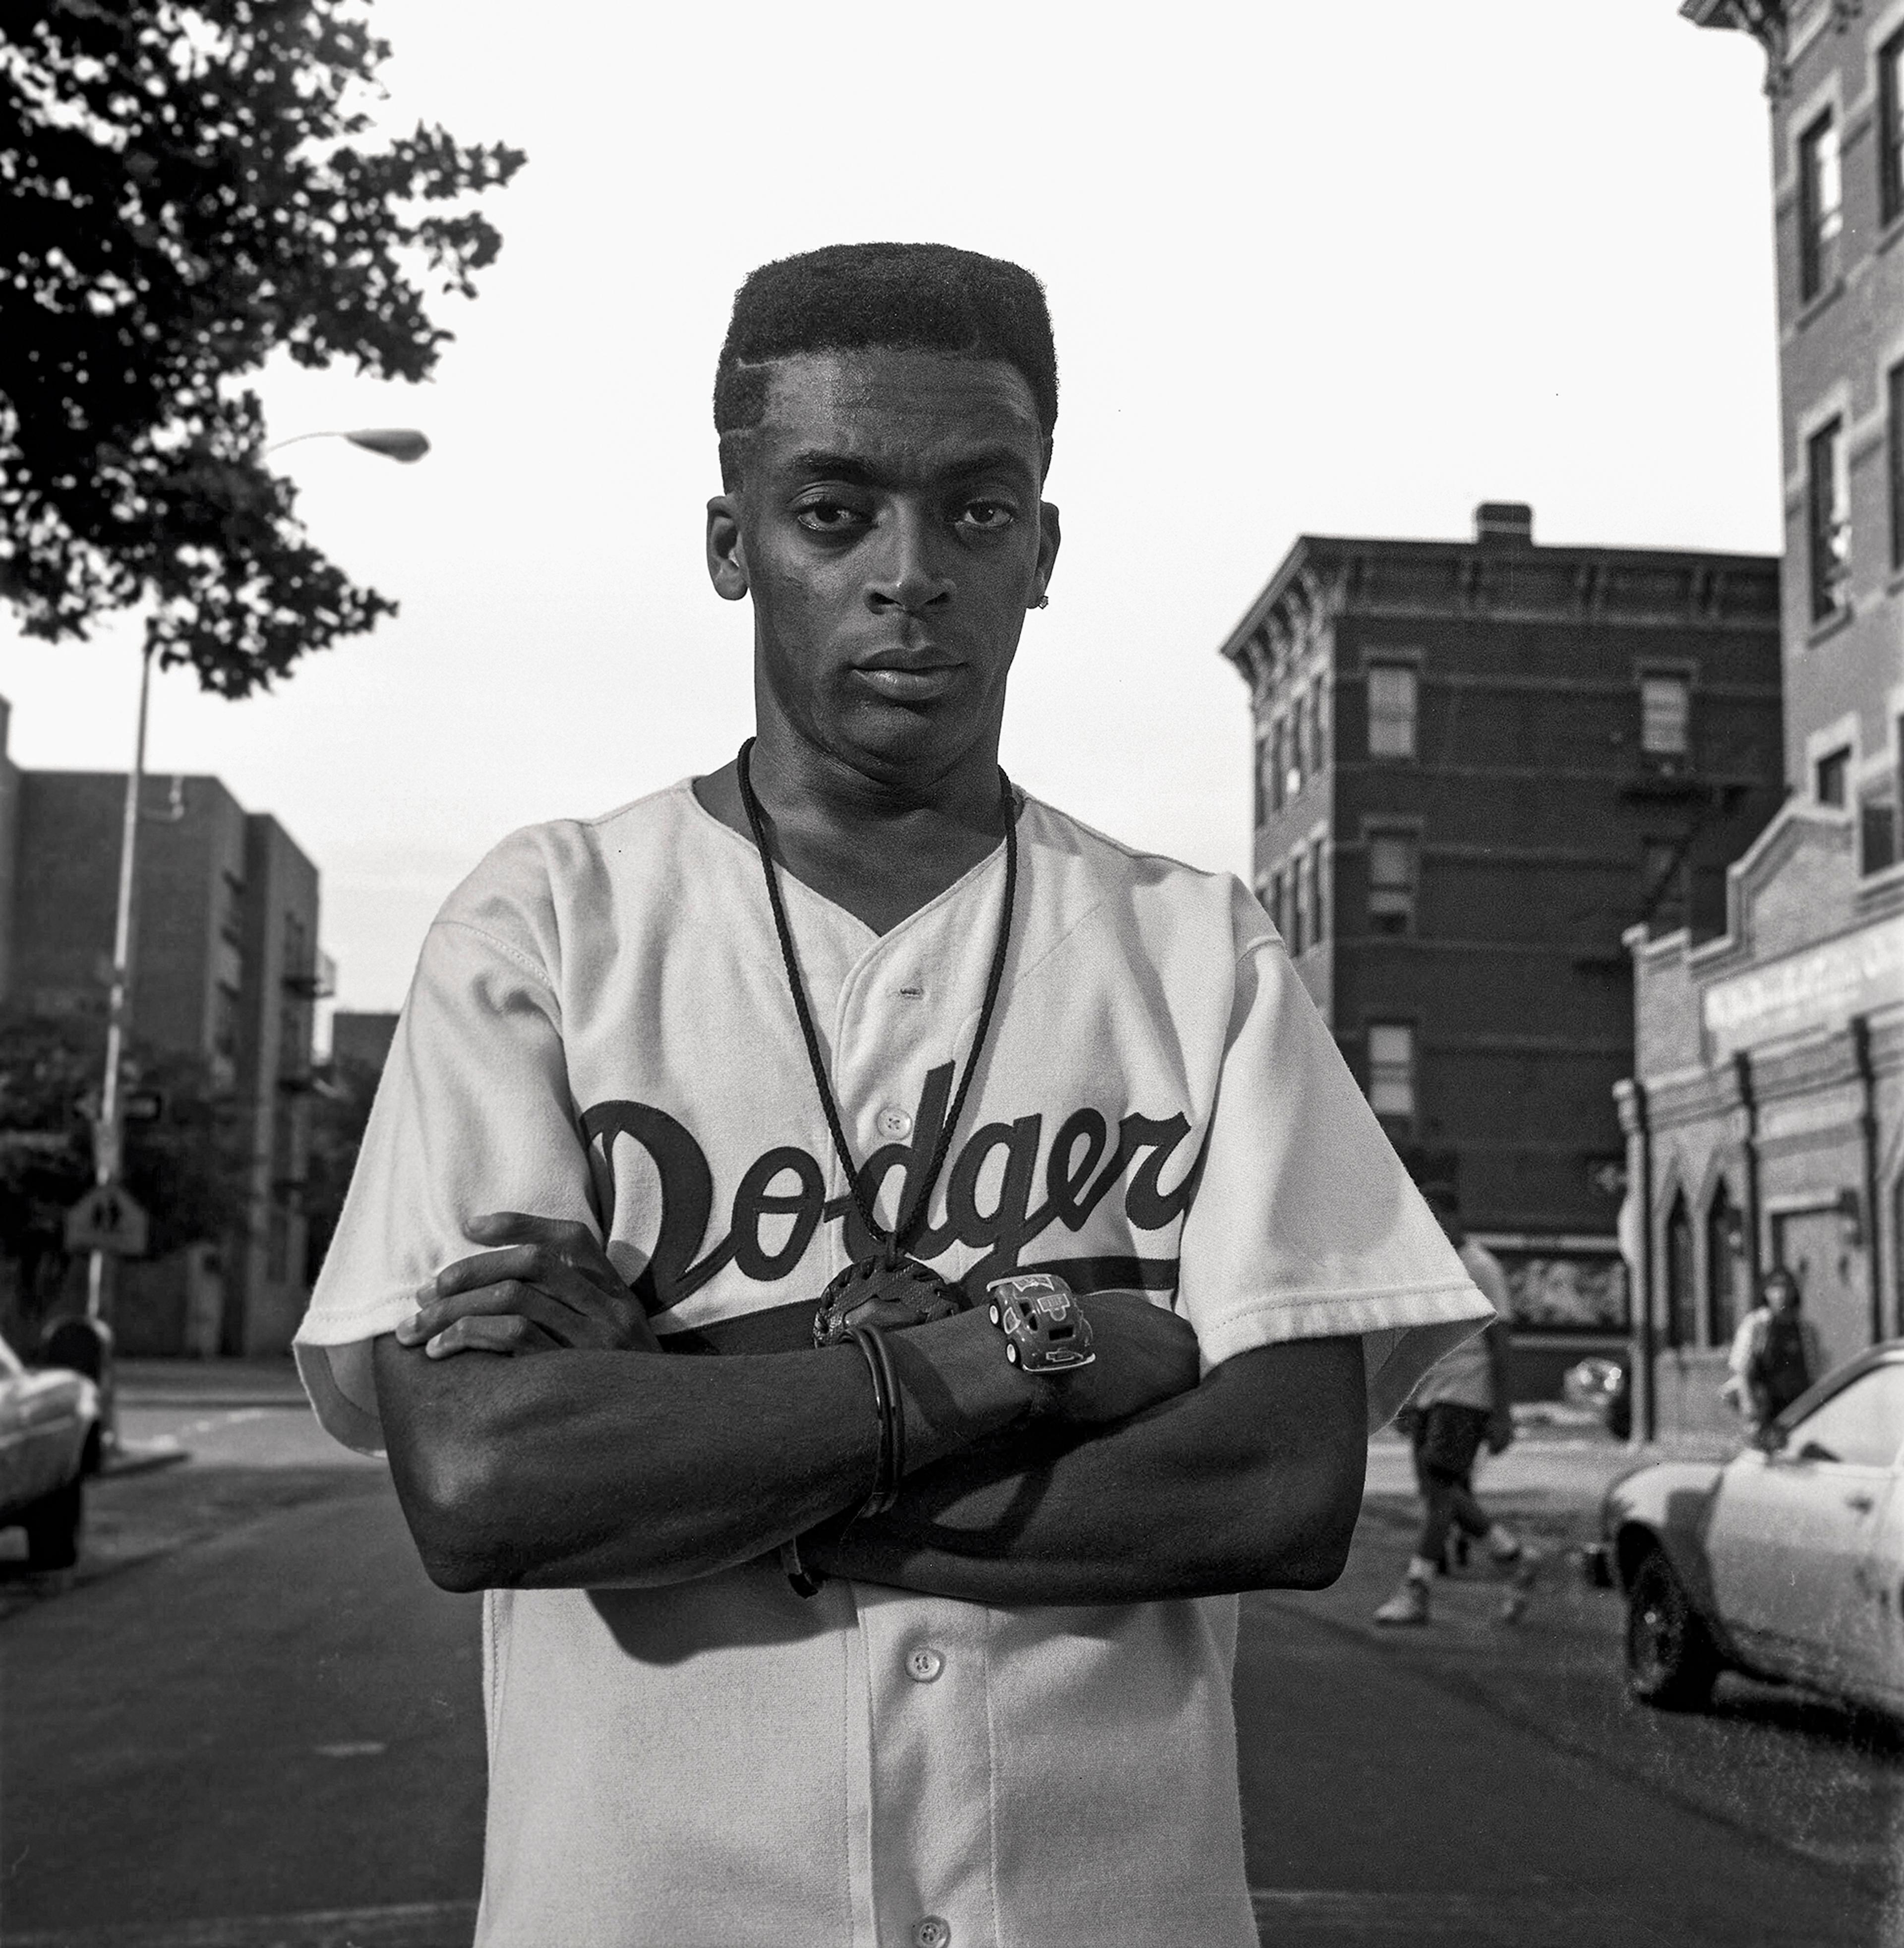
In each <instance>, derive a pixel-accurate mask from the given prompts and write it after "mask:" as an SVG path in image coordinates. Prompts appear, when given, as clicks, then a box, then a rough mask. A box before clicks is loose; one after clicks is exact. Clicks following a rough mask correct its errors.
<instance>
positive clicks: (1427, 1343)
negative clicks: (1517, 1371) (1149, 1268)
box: [1178, 937, 1494, 1428]
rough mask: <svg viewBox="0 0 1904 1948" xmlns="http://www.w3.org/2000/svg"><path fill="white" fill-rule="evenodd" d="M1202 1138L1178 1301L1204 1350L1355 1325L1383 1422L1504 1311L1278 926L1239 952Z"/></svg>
mask: <svg viewBox="0 0 1904 1948" xmlns="http://www.w3.org/2000/svg"><path fill="white" fill-rule="evenodd" d="M1206 1143H1207V1147H1206V1149H1205V1155H1204V1162H1203V1173H1202V1180H1201V1182H1200V1183H1199V1186H1198V1188H1197V1192H1196V1196H1195V1201H1194V1202H1193V1203H1192V1205H1191V1207H1190V1211H1189V1215H1188V1216H1187V1218H1186V1219H1185V1221H1184V1226H1183V1254H1182V1265H1181V1270H1180V1283H1179V1286H1178V1304H1179V1307H1180V1310H1181V1311H1183V1314H1184V1315H1185V1316H1186V1317H1187V1318H1188V1319H1189V1322H1190V1323H1191V1324H1192V1326H1194V1327H1195V1329H1196V1333H1197V1338H1198V1340H1199V1342H1200V1344H1201V1345H1202V1351H1203V1357H1204V1359H1205V1362H1206V1363H1208V1364H1209V1365H1211V1366H1215V1365H1217V1364H1220V1363H1221V1362H1222V1361H1223V1360H1228V1359H1231V1358H1233V1357H1235V1356H1236V1354H1239V1353H1242V1352H1247V1351H1250V1350H1251V1349H1252V1348H1255V1347H1258V1346H1268V1345H1275V1344H1276V1343H1278V1342H1280V1341H1282V1340H1287V1339H1320V1338H1332V1337H1335V1336H1338V1335H1348V1334H1356V1335H1359V1336H1360V1338H1361V1341H1362V1345H1363V1359H1364V1363H1365V1365H1366V1372H1367V1378H1368V1397H1369V1425H1370V1426H1371V1428H1375V1427H1379V1426H1381V1425H1383V1424H1384V1423H1385V1422H1387V1421H1388V1420H1389V1419H1391V1417H1392V1416H1394V1413H1395V1411H1396V1410H1397V1408H1398V1407H1400V1405H1401V1404H1402V1403H1403V1401H1405V1400H1406V1399H1407V1397H1408V1395H1409V1392H1410V1391H1411V1390H1412V1388H1413V1387H1414V1385H1415V1383H1416V1381H1417V1380H1418V1379H1420V1377H1421V1376H1422V1374H1423V1373H1425V1372H1426V1371H1427V1370H1428V1368H1429V1367H1430V1366H1432V1365H1433V1364H1434V1362H1435V1361H1436V1360H1437V1359H1439V1358H1440V1356H1441V1355H1442V1354H1444V1353H1445V1352H1447V1351H1449V1349H1450V1348H1452V1347H1453V1346H1456V1345H1459V1344H1460V1342H1462V1340H1463V1339H1465V1338H1468V1337H1469V1336H1470V1335H1472V1334H1473V1333H1475V1332H1477V1331H1478V1330H1479V1329H1481V1327H1482V1326H1485V1325H1486V1324H1487V1323H1488V1322H1489V1321H1490V1320H1491V1319H1492V1318H1493V1317H1494V1308H1493V1306H1491V1305H1490V1304H1489V1303H1488V1301H1487V1299H1486V1298H1484V1297H1483V1296H1482V1295H1481V1293H1480V1292H1478V1291H1477V1290H1476V1289H1475V1286H1474V1284H1473V1282H1472V1281H1471V1280H1470V1279H1469V1277H1468V1272H1467V1270H1466V1267H1465V1266H1463V1265H1462V1262H1461V1260H1460V1258H1459V1257H1458V1256H1457V1255H1456V1252H1455V1249H1454V1247H1453V1245H1450V1243H1449V1242H1448V1241H1447V1239H1446V1238H1445V1237H1444V1236H1443V1235H1442V1233H1441V1229H1440V1226H1439V1225H1438V1224H1437V1223H1436V1222H1435V1221H1434V1215H1433V1214H1432V1213H1431V1211H1429V1209H1428V1206H1427V1205H1426V1204H1425V1203H1424V1202H1423V1201H1422V1197H1421V1195H1420V1193H1419V1192H1418V1191H1417V1190H1416V1188H1415V1186H1414V1185H1413V1184H1412V1183H1411V1182H1410V1181H1409V1177H1408V1174H1407V1172H1406V1171H1405V1170H1403V1168H1402V1165H1401V1161H1400V1159H1399V1158H1398V1157H1397V1155H1396V1154H1395V1152H1394V1148H1393V1146H1391V1144H1390V1143H1389V1141H1388V1138H1387V1137H1385V1135H1384V1134H1383V1133H1382V1130H1381V1124H1379V1123H1378V1122H1377V1121H1376V1120H1375V1115H1374V1114H1373V1112H1372V1111H1371V1110H1370V1109H1369V1106H1368V1104H1367V1103H1366V1102H1365V1101H1364V1100H1363V1096H1362V1092H1361V1091H1360V1089H1358V1088H1357V1087H1356V1084H1355V1081H1354V1078H1353V1077H1352V1076H1351V1075H1350V1073H1349V1070H1348V1067H1347V1064H1346V1063H1345V1062H1344V1061H1343V1059H1342V1057H1341V1053H1340V1051H1339V1050H1338V1049H1337V1047H1336V1046H1335V1040H1334V1038H1333V1037H1332V1035H1331V1034H1329V1030H1328V1028H1327V1027H1326V1025H1324V1023H1323V1019H1322V1016H1321V1015H1320V1014H1319V1013H1318V1011H1317V1010H1316V1006H1315V1004H1314V1003H1313V1001H1312V1000H1310V997H1309V994H1308V991H1307V989H1305V988H1304V986H1303V985H1302V983H1301V980H1300V979H1298V976H1297V975H1296V972H1295V969H1294V968H1293V967H1292V966H1291V964H1290V962H1289V958H1288V954H1286V953H1285V951H1284V950H1283V948H1282V944H1281V942H1280V941H1278V940H1276V939H1275V938H1273V937H1266V938H1259V939H1257V940H1256V941H1254V942H1252V943H1251V944H1250V945H1248V946H1246V947H1245V949H1244V951H1243V952H1242V954H1241V955H1240V957H1239V960H1238V963H1237V977H1236V1000H1235V1003H1234V1006H1233V1010H1232V1013H1231V1019H1230V1034H1229V1040H1228V1044H1227V1046H1226V1049H1225V1051H1224V1055H1223V1067H1222V1071H1221V1075H1220V1079H1219V1081H1218V1085H1217V1097H1216V1102H1215V1106H1214V1109H1213V1111H1212V1112H1211V1121H1210V1126H1209V1130H1208V1135H1207V1137H1206Z"/></svg>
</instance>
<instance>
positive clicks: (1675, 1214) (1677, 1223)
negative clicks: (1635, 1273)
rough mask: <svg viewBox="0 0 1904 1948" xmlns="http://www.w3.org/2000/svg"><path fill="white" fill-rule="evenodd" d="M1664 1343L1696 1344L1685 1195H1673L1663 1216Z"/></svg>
mask: <svg viewBox="0 0 1904 1948" xmlns="http://www.w3.org/2000/svg"><path fill="white" fill-rule="evenodd" d="M1662 1323H1664V1326H1665V1328H1666V1343H1667V1345H1669V1346H1691V1345H1695V1344H1696V1343H1697V1341H1698V1314H1697V1312H1696V1311H1695V1305H1694V1298H1693V1283H1692V1213H1691V1212H1690V1211H1688V1210H1687V1208H1686V1203H1685V1192H1684V1191H1683V1190H1681V1191H1676V1192H1675V1193H1674V1194H1673V1202H1672V1205H1671V1208H1670V1209H1669V1210H1668V1211H1667V1214H1666V1317H1665V1319H1664V1321H1663V1322H1662Z"/></svg>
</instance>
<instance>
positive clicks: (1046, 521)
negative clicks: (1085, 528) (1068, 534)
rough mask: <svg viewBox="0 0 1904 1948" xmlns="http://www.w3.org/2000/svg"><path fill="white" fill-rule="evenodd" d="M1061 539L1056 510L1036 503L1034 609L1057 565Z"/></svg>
mask: <svg viewBox="0 0 1904 1948" xmlns="http://www.w3.org/2000/svg"><path fill="white" fill-rule="evenodd" d="M1063 538H1064V537H1063V535H1062V533H1061V532H1059V526H1058V510H1057V509H1056V507H1053V505H1052V504H1051V503H1050V501H1040V502H1039V503H1038V573H1037V581H1036V582H1035V583H1034V585H1033V589H1032V595H1031V604H1032V606H1034V607H1035V606H1037V603H1038V602H1039V600H1040V599H1041V598H1042V597H1043V595H1044V594H1045V591H1047V589H1048V588H1050V585H1051V571H1052V570H1053V569H1054V568H1056V566H1057V565H1058V544H1059V541H1062V539H1063Z"/></svg>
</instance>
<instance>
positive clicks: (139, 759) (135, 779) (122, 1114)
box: [86, 643, 152, 1320]
mask: <svg viewBox="0 0 1904 1948" xmlns="http://www.w3.org/2000/svg"><path fill="white" fill-rule="evenodd" d="M151 696H152V646H151V644H150V643H148V644H147V645H146V646H145V649H144V653H143V655H142V656H141V658H140V662H139V723H138V735H137V736H136V737H135V739H134V740H133V744H132V769H131V771H129V772H127V774H126V811H125V816H124V818H123V820H122V822H121V824H120V827H119V901H118V904H117V907H116V910H115V911H114V914H113V979H112V992H111V997H110V1000H109V1001H108V1003H107V1013H106V1066H105V1072H104V1075H101V1078H100V1079H99V1115H98V1119H97V1120H96V1121H95V1123H94V1124H93V1137H92V1174H93V1181H94V1182H95V1183H97V1184H98V1185H99V1186H101V1189H110V1188H111V1187H112V1186H114V1185H116V1183H118V1181H119V1174H120V1169H121V1152H122V1149H123V1147H124V1143H125V1131H126V1104H125V1097H124V1090H123V1089H122V1087H121V1078H120V1074H119V1072H120V1070H121V1069H122V1068H123V1067H124V1066H125V1059H126V1040H127V1036H128V1031H129V1028H130V1027H131V1025H132V950H133V945H134V941H135V938H136V927H137V921H138V913H137V907H138V865H139V800H140V799H141V796H143V789H144V783H145V724H146V714H147V707H148V706H149V705H150V701H151ZM109 1258H110V1254H108V1253H107V1252H101V1251H95V1252H91V1254H89V1255H88V1258H87V1261H86V1317H88V1319H91V1320H103V1318H104V1316H105V1313H106V1310H107V1298H108V1296H109V1294H108V1287H109V1286H110V1283H111V1280H110V1273H108V1271H107V1264H108V1262H109Z"/></svg>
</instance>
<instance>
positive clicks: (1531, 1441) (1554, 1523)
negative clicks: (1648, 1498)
mask: <svg viewBox="0 0 1904 1948" xmlns="http://www.w3.org/2000/svg"><path fill="white" fill-rule="evenodd" d="M1514 1418H1515V1433H1516V1435H1517V1438H1516V1439H1515V1443H1514V1445H1513V1446H1512V1447H1510V1448H1509V1450H1507V1452H1506V1453H1505V1454H1498V1455H1490V1454H1484V1455H1483V1456H1481V1459H1480V1462H1479V1463H1478V1466H1477V1467H1476V1469H1475V1487H1476V1488H1477V1489H1478V1490H1479V1491H1480V1493H1481V1496H1482V1497H1483V1499H1484V1500H1485V1501H1487V1503H1489V1504H1490V1506H1491V1505H1493V1504H1495V1503H1499V1505H1500V1506H1502V1509H1503V1510H1504V1511H1509V1512H1512V1514H1513V1515H1515V1517H1517V1518H1518V1519H1520V1520H1521V1521H1524V1522H1530V1524H1531V1525H1532V1526H1533V1527H1534V1528H1536V1529H1537V1530H1540V1531H1546V1532H1548V1533H1550V1534H1553V1535H1555V1536H1556V1537H1561V1536H1564V1537H1567V1538H1568V1539H1569V1540H1572V1541H1574V1542H1586V1541H1590V1540H1595V1539H1596V1538H1597V1532H1598V1527H1599V1514H1600V1503H1601V1502H1602V1500H1603V1499H1604V1497H1605V1494H1606V1491H1607V1490H1608V1488H1610V1487H1611V1486H1612V1485H1613V1484H1614V1482H1615V1481H1618V1480H1619V1479H1620V1478H1621V1477H1622V1476H1623V1475H1630V1474H1631V1473H1633V1471H1634V1470H1635V1469H1639V1468H1645V1467H1650V1466H1651V1465H1652V1464H1653V1463H1654V1462H1656V1461H1723V1460H1726V1459H1728V1458H1729V1457H1730V1456H1732V1455H1734V1454H1736V1453H1738V1450H1739V1448H1740V1447H1741V1444H1742V1443H1741V1441H1738V1439H1736V1438H1735V1439H1733V1440H1732V1441H1715V1440H1710V1439H1703V1440H1692V1441H1685V1442H1682V1443H1681V1442H1672V1443H1668V1442H1651V1443H1647V1444H1640V1443H1636V1442H1628V1441H1616V1440H1614V1438H1613V1436H1612V1435H1610V1434H1608V1432H1606V1430H1605V1427H1604V1426H1602V1424H1601V1422H1600V1421H1599V1417H1598V1416H1595V1415H1592V1414H1589V1413H1581V1412H1580V1411H1578V1410H1574V1409H1571V1408H1568V1407H1561V1406H1559V1405H1558V1404H1553V1403H1549V1402H1546V1401H1536V1402H1533V1403H1531V1404H1527V1405H1524V1406H1521V1407H1517V1408H1515V1416H1514ZM1364 1494H1365V1500H1366V1501H1367V1502H1369V1503H1371V1504H1372V1505H1373V1507H1374V1509H1375V1512H1379V1513H1382V1514H1392V1513H1395V1512H1399V1511H1400V1509H1401V1508H1402V1507H1403V1506H1404V1505H1405V1506H1406V1509H1407V1511H1408V1512H1409V1517H1410V1518H1411V1519H1412V1516H1413V1513H1414V1511H1415V1509H1416V1506H1417V1504H1416V1490H1415V1469H1414V1464H1413V1459H1412V1456H1411V1454H1410V1452H1409V1444H1408V1443H1407V1442H1406V1441H1405V1440H1404V1439H1403V1438H1402V1437H1401V1435H1399V1434H1398V1433H1397V1432H1395V1430H1394V1428H1384V1429H1383V1430H1382V1432H1381V1433H1379V1434H1378V1435H1375V1438H1373V1439H1372V1441H1370V1442H1369V1473H1368V1481H1367V1487H1366V1490H1365V1491H1364Z"/></svg>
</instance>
